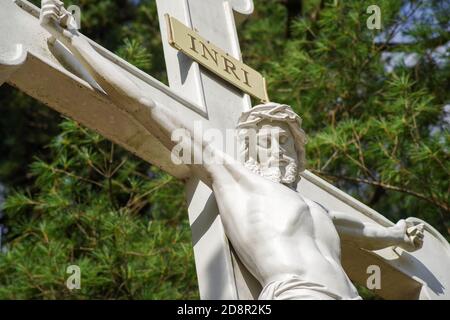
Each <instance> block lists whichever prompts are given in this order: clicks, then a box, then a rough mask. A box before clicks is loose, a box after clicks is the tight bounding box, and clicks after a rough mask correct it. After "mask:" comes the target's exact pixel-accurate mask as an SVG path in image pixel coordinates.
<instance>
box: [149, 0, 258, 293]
mask: <svg viewBox="0 0 450 320" xmlns="http://www.w3.org/2000/svg"><path fill="white" fill-rule="evenodd" d="M157 6H158V16H159V21H160V26H161V35H162V39H163V44H164V54H165V59H166V67H167V73H168V78H169V85H170V87H171V89H173V90H174V91H175V92H178V93H179V94H180V95H182V96H184V97H185V98H187V99H189V100H191V101H193V102H194V103H195V104H196V105H198V106H200V107H199V110H197V112H199V113H201V114H204V115H205V116H206V117H207V119H208V124H207V127H210V128H217V129H219V130H221V131H222V132H223V133H225V130H226V129H228V128H235V126H236V124H237V121H238V119H239V116H240V115H241V113H242V111H245V110H248V109H250V108H251V100H250V97H249V96H248V95H246V94H243V93H242V92H240V91H239V90H237V89H235V88H234V87H233V86H231V85H229V84H227V83H226V82H225V81H223V80H222V79H219V78H218V77H217V76H215V75H214V74H212V73H211V72H209V71H207V70H206V69H204V68H202V67H200V66H199V65H198V64H197V63H196V62H194V61H192V60H191V59H190V58H189V57H187V56H185V55H184V54H183V53H181V52H178V51H177V50H175V49H174V48H172V47H171V46H170V45H169V42H168V36H167V26H166V25H165V17H164V16H165V15H166V14H169V15H170V16H172V17H175V18H176V19H178V20H179V21H181V22H182V23H184V24H185V25H186V26H188V27H191V28H193V29H194V30H196V31H197V32H198V33H199V34H200V35H201V36H202V37H203V38H205V39H207V40H209V41H211V42H212V43H214V44H215V45H217V46H218V47H220V48H221V49H223V50H224V51H225V52H227V53H229V54H230V55H232V56H233V57H234V58H236V59H238V60H241V51H240V46H239V41H238V37H237V33H236V25H235V17H234V12H233V11H237V13H240V14H250V13H251V12H252V11H253V1H252V0H208V1H205V0H170V1H168V0H157ZM186 191H187V200H188V211H189V220H190V224H191V229H192V238H193V244H194V255H195V262H196V269H197V276H198V283H199V290H200V296H201V298H202V299H238V298H250V297H243V296H242V294H241V295H240V294H239V292H238V288H239V287H240V285H239V282H242V281H243V279H242V276H241V275H240V273H239V270H236V269H237V265H236V260H235V257H234V256H233V254H232V252H231V248H230V246H229V243H228V240H227V238H226V236H225V233H224V230H223V227H222V223H221V221H220V216H219V215H218V212H219V211H218V209H217V205H216V202H215V199H214V195H213V193H212V191H211V190H210V189H209V188H208V187H207V186H206V185H204V184H203V183H202V182H200V181H199V180H198V179H197V178H196V177H192V178H191V179H190V181H189V182H188V184H187V190H186ZM239 277H241V279H239ZM237 282H238V283H237ZM244 287H247V286H244Z"/></svg>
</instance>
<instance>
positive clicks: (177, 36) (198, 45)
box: [165, 14, 269, 102]
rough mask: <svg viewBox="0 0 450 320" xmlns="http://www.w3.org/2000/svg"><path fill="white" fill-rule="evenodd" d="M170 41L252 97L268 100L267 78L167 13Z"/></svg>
mask: <svg viewBox="0 0 450 320" xmlns="http://www.w3.org/2000/svg"><path fill="white" fill-rule="evenodd" d="M165 17H166V21H167V30H168V32H169V43H170V45H171V46H172V47H174V48H175V49H177V50H179V51H181V52H183V53H184V54H186V55H187V56H189V57H190V58H192V59H193V60H195V61H197V62H198V63H199V64H201V65H202V66H204V67H205V68H207V69H208V70H210V71H212V72H214V73H215V74H216V75H218V76H219V77H221V78H222V79H224V80H226V81H227V82H229V83H231V84H233V85H234V86H236V87H237V88H239V89H241V90H242V91H244V92H246V93H248V94H250V95H252V96H253V97H255V98H257V99H259V100H261V101H263V102H268V101H269V97H268V96H267V88H266V80H265V78H264V77H263V76H262V75H261V74H260V73H259V72H257V71H256V70H254V69H252V68H250V67H249V66H247V65H245V64H244V63H242V62H241V61H239V60H237V59H235V58H234V57H232V56H231V55H229V54H228V53H226V52H225V51H223V50H222V49H220V48H219V47H217V46H215V45H213V44H212V43H210V42H209V41H208V40H206V39H204V38H202V37H201V36H200V35H199V34H198V33H197V32H195V31H194V30H192V29H190V28H188V27H187V26H185V25H184V24H182V23H181V22H180V21H178V20H177V19H175V18H173V17H171V16H169V15H168V14H166V16H165Z"/></svg>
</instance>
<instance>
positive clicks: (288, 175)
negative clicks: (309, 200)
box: [244, 159, 298, 185]
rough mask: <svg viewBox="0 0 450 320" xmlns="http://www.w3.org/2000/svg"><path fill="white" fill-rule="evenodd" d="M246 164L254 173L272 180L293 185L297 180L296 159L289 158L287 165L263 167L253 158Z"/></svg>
mask: <svg viewBox="0 0 450 320" xmlns="http://www.w3.org/2000/svg"><path fill="white" fill-rule="evenodd" d="M244 166H245V167H246V168H247V169H248V170H250V171H251V172H253V173H256V174H258V175H260V176H262V177H264V178H266V179H269V180H270V181H272V182H276V183H282V184H286V185H291V184H293V183H294V182H296V181H297V174H298V166H297V163H295V161H291V160H289V163H288V164H287V165H286V166H283V167H282V166H272V167H269V168H264V169H262V168H261V165H260V164H259V163H258V162H256V161H255V160H253V159H249V160H248V161H246V162H245V163H244Z"/></svg>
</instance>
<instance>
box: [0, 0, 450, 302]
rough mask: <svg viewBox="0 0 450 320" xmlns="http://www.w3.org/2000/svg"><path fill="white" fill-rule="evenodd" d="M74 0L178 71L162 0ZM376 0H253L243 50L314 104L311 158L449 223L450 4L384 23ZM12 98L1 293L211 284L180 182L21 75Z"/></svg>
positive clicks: (284, 95) (380, 206) (90, 30)
mask: <svg viewBox="0 0 450 320" xmlns="http://www.w3.org/2000/svg"><path fill="white" fill-rule="evenodd" d="M32 2H34V3H35V4H36V5H38V6H39V1H32ZM72 3H73V4H77V5H79V6H80V7H81V8H82V14H83V16H82V31H83V33H84V34H86V35H87V36H89V37H90V38H92V39H93V40H95V41H96V42H98V43H100V44H101V45H103V46H105V47H106V48H108V49H110V50H112V51H115V52H116V53H117V54H119V55H121V56H122V57H124V58H125V59H127V60H128V61H130V62H131V63H133V64H134V65H136V66H137V67H139V68H141V69H142V70H144V71H145V72H147V73H149V74H151V75H153V76H154V77H156V78H158V79H160V80H163V81H165V79H166V75H165V67H164V58H163V53H162V45H161V39H160V37H159V25H158V21H157V18H156V16H157V15H156V6H155V3H154V1H151V0H142V1H127V0H119V1H112V0H98V1H95V2H93V1H87V0H79V1H66V5H70V4H72ZM371 4H372V2H369V1H338V0H333V1H325V0H322V1H312V0H311V1H307V0H305V1H300V0H281V1H278V0H268V1H258V0H255V7H256V11H255V13H254V14H253V15H252V16H251V17H250V18H249V19H248V20H246V21H245V22H244V23H243V24H242V25H241V26H240V27H239V36H240V39H241V47H242V51H243V56H244V61H245V62H246V63H247V64H249V65H251V66H252V67H254V68H255V69H258V70H260V71H262V72H263V73H264V74H265V76H266V77H267V79H268V81H269V90H270V97H271V99H272V100H273V101H277V102H283V103H287V104H291V105H292V106H294V108H295V109H296V111H297V112H298V113H299V114H300V115H301V116H302V118H303V125H304V127H305V129H306V131H307V133H308V135H309V143H308V145H307V152H308V161H309V162H308V166H309V168H310V169H311V170H312V171H313V172H315V173H317V174H319V175H320V176H322V177H324V178H326V179H328V180H330V181H332V182H333V183H334V184H336V185H337V186H339V187H340V188H342V189H343V190H345V191H346V192H349V193H350V194H352V195H353V196H355V197H356V198H358V199H360V200H362V201H363V202H365V203H367V204H369V205H370V206H371V207H373V208H374V209H376V210H378V211H379V212H382V213H383V214H384V215H386V216H387V217H388V218H389V219H391V220H397V219H400V218H406V217H409V216H416V217H419V218H421V219H424V220H426V221H427V222H429V223H431V224H432V225H433V226H434V227H436V228H437V229H438V230H439V231H440V232H441V233H442V234H444V235H445V236H446V237H447V238H449V235H448V230H449V226H450V224H449V213H450V212H449V211H450V210H449V191H450V185H449V181H450V179H449V175H450V169H449V168H450V161H449V143H450V138H449V137H450V136H449V122H450V119H449V118H450V90H449V88H450V69H449V68H450V64H449V63H448V56H449V52H448V48H449V40H450V35H449V31H450V27H449V21H450V19H449V18H450V17H449V15H450V8H449V7H450V5H449V2H448V1H435V0H431V1H386V0H377V1H376V4H377V5H378V6H380V7H381V10H382V22H383V30H382V31H378V30H372V31H371V30H368V29H367V27H366V19H367V18H368V16H369V15H368V14H367V13H366V8H367V7H368V6H369V5H371ZM405 25H406V27H405ZM383 34H384V37H383V36H380V35H383ZM387 53H390V57H391V61H389V59H388V55H387ZM408 59H409V60H408ZM411 60H412V61H413V62H414V63H410V62H411ZM408 61H409V62H408ZM394 62H395V63H394ZM0 108H1V110H2V117H1V118H0V124H1V125H0V132H1V136H2V139H1V141H0V153H1V156H0V181H1V183H2V186H3V188H1V189H5V190H4V193H5V196H6V202H5V203H4V205H3V208H2V210H3V213H2V217H1V220H0V223H1V224H2V225H3V226H4V227H3V228H1V229H2V230H3V232H1V231H0V234H2V253H0V298H2V299H88V298H89V299H92V298H95V299H162V298H166V299H181V298H183V299H197V298H198V288H197V284H196V275H195V266H194V261H193V252H192V248H191V242H190V230H189V225H188V221H187V213H186V207H185V204H184V194H183V186H182V182H181V181H177V180H176V179H174V178H172V177H170V176H168V175H167V174H164V173H162V172H160V171H159V170H157V169H156V168H154V167H152V166H151V165H149V164H146V163H144V162H143V161H141V160H140V159H137V158H135V157H134V156H132V155H131V154H129V153H127V152H126V151H124V150H122V149H121V148H119V147H117V146H114V145H113V144H112V143H110V142H108V141H106V140H104V139H103V138H102V137H100V136H99V135H97V134H95V133H93V132H90V131H89V130H87V129H85V128H83V127H81V126H80V125H78V124H77V123H75V122H73V121H70V120H68V119H62V118H61V117H60V116H59V115H57V114H56V113H55V112H53V111H51V110H49V109H47V108H46V107H44V106H43V105H41V104H39V103H38V102H36V101H34V100H32V99H30V98H29V97H26V96H25V95H24V94H22V93H20V92H18V91H16V90H14V89H12V88H11V87H9V86H7V85H5V86H3V87H1V88H0ZM71 264H75V265H79V266H80V267H81V269H82V272H83V273H82V289H81V290H75V291H72V292H70V291H69V290H68V289H67V288H66V286H65V279H66V278H67V274H66V273H65V271H66V267H67V266H68V265H71ZM361 292H362V294H363V295H364V296H365V297H366V298H373V296H372V295H371V294H370V293H368V292H367V290H364V289H363V288H361Z"/></svg>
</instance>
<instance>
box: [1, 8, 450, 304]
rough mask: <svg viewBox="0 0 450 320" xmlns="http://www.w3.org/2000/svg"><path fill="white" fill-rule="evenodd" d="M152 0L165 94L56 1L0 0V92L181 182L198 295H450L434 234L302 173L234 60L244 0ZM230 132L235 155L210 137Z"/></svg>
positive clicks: (257, 90) (290, 138) (449, 254)
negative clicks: (363, 290) (18, 93)
mask: <svg viewBox="0 0 450 320" xmlns="http://www.w3.org/2000/svg"><path fill="white" fill-rule="evenodd" d="M157 5H158V15H159V20H160V25H161V35H162V38H163V43H164V53H165V59H166V65H167V72H168V77H169V84H170V87H167V86H165V85H164V84H162V83H160V82H159V81H157V80H155V79H154V78H152V77H151V76H149V75H147V74H145V73H143V72H142V71H140V70H138V69H137V68H135V67H133V66H131V65H130V64H128V63H127V62H126V61H124V60H122V59H120V58H119V57H117V56H115V55H113V54H112V53H111V52H109V51H107V50H106V49H104V48H102V47H101V46H99V45H97V44H96V43H94V42H92V41H90V40H89V39H87V38H86V37H84V36H83V35H82V34H81V33H79V32H78V30H77V28H76V23H75V22H74V21H75V19H74V17H73V16H72V15H71V14H70V13H69V12H68V11H66V10H65V9H64V6H63V3H62V2H60V1H57V0H44V1H42V9H41V10H40V9H39V8H37V7H35V6H33V5H32V4H30V3H29V2H27V1H25V0H16V1H12V0H0V8H1V9H0V84H3V83H5V82H7V83H9V84H10V85H12V86H14V87H16V88H18V89H19V90H22V91H23V92H25V93H27V94H28V95H30V96H32V97H34V98H36V99H37V100H39V101H41V102H43V103H45V104H47V105H48V106H49V107H51V108H53V109H55V110H57V111H58V112H60V113H63V114H65V115H67V116H69V117H71V118H73V119H75V120H76V121H78V122H80V123H82V124H83V125H85V126H87V127H89V128H91V129H93V130H96V131H97V132H99V133H100V134H102V135H103V136H105V137H106V138H108V139H110V140H111V141H113V142H115V143H117V144H119V145H121V146H123V147H124V148H126V149H127V150H129V151H130V152H132V153H134V154H136V155H137V156H139V157H140V158H142V159H144V160H145V161H147V162H149V163H152V164H153V165H156V166H158V167H160V168H162V169H163V170H165V171H166V172H168V173H170V174H171V175H173V176H175V177H177V178H179V179H183V180H184V181H186V189H187V201H188V204H189V206H188V208H189V220H190V224H191V229H192V240H193V246H194V254H195V264H196V269H197V276H198V283H199V290H200V296H201V298H202V299H258V298H261V299H358V298H359V296H358V293H357V291H356V289H355V287H354V286H353V284H352V281H353V282H355V283H359V284H361V285H364V286H366V285H368V284H369V282H368V279H369V278H370V277H372V276H377V277H379V279H378V280H377V281H376V282H377V283H379V286H378V285H377V286H375V287H372V288H371V289H373V290H374V291H375V292H376V293H377V294H378V295H380V296H381V297H383V298H386V299H449V298H450V290H449V288H450V272H449V270H450V247H449V244H448V242H447V241H446V240H445V238H444V237H442V235H440V234H439V233H438V232H437V231H436V230H435V229H434V228H433V227H431V226H430V225H429V224H427V223H426V222H423V221H420V220H418V219H415V218H409V219H407V220H401V221H399V222H397V223H396V224H394V223H392V222H391V221H389V220H387V219H386V218H385V217H384V216H382V215H381V214H379V213H377V212H375V211H374V210H372V209H370V208H369V207H367V206H365V205H364V204H362V203H360V202H359V201H357V200H355V199H353V198H352V197H350V196H349V195H347V194H345V193H344V192H342V191H340V190H338V189H336V188H335V187H333V186H332V185H330V184H329V183H327V182H325V181H324V180H322V179H320V178H318V177H316V176H314V175H313V174H311V173H310V172H308V171H305V170H304V157H305V153H304V144H305V142H306V139H305V134H304V131H303V129H302V128H301V121H300V118H299V116H298V115H296V114H295V113H294V112H293V111H292V109H291V108H290V107H289V106H286V105H283V104H277V103H272V102H268V100H269V99H268V96H267V92H266V89H265V81H264V78H263V77H261V76H260V74H259V73H258V72H256V71H255V70H253V69H251V68H250V67H248V66H246V65H245V64H243V63H242V61H241V60H242V59H241V54H240V49H239V42H238V38H237V34H236V25H235V21H236V20H235V19H242V17H243V16H245V15H249V14H251V13H252V11H253V2H252V0H208V1H205V0H157ZM249 95H252V96H254V97H256V98H258V99H259V100H261V101H262V104H261V105H258V106H256V107H253V108H252V106H251V100H250V96H249ZM180 129H182V135H181V136H180V137H182V138H183V139H184V140H182V143H180V141H175V140H174V139H173V138H174V136H173V133H174V132H178V131H179V130H180ZM304 129H306V130H307V128H304ZM230 130H231V132H233V133H234V134H235V135H236V136H237V138H238V146H239V147H240V149H239V150H240V151H241V153H240V154H239V155H240V156H242V157H237V156H236V154H234V152H233V151H232V150H231V151H230V150H228V149H226V150H225V151H226V152H224V148H223V143H220V141H218V140H217V139H216V140H214V139H212V138H213V137H212V136H214V135H216V134H215V133H217V132H218V133H219V134H222V135H223V136H226V133H227V132H229V131H230ZM206 132H214V134H212V135H211V136H210V137H209V138H210V139H203V138H204V135H203V134H204V133H206ZM197 138H199V139H197ZM180 146H181V147H182V151H183V154H182V153H178V157H175V158H174V157H173V152H172V151H173V150H175V149H176V148H177V147H180ZM274 146H275V147H274ZM183 148H184V149H183ZM231 149H232V148H231ZM186 150H189V151H192V154H190V155H189V157H186V154H185V151H186ZM204 154H208V155H209V157H210V159H213V160H214V161H206V160H205V159H201V156H203V155H204ZM262 155H265V156H262ZM198 156H200V159H201V161H195V159H196V158H197V157H198ZM211 156H212V157H211ZM187 158H188V160H186V159H187ZM192 158H194V161H192V162H191V161H189V160H190V159H192ZM241 158H242V159H241ZM180 159H182V161H181V162H182V163H181V164H179V163H178V162H177V161H176V160H180ZM240 160H243V161H240ZM372 273H374V274H372Z"/></svg>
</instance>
